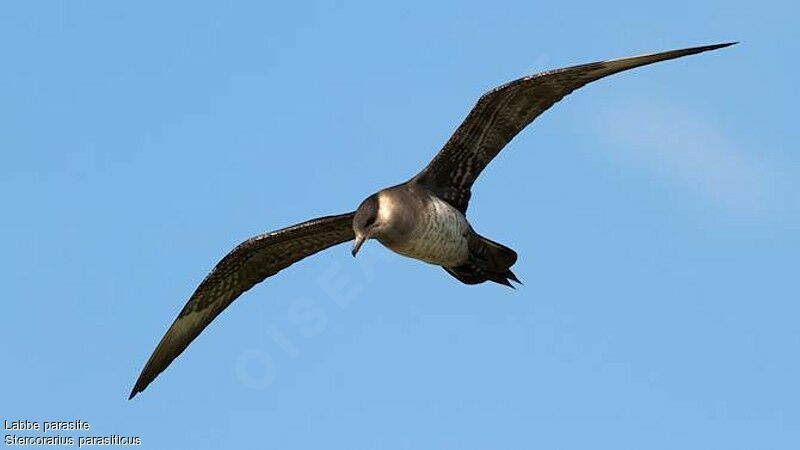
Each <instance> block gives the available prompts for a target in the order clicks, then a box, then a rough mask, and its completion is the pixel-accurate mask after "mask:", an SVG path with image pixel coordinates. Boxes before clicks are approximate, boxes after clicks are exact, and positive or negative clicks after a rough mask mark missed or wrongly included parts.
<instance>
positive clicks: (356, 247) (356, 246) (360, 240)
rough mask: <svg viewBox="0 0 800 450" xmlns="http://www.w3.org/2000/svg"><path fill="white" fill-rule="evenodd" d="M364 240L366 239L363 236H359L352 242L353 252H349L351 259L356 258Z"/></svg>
mask: <svg viewBox="0 0 800 450" xmlns="http://www.w3.org/2000/svg"><path fill="white" fill-rule="evenodd" d="M366 240H367V237H366V236H364V235H363V234H359V235H357V236H356V241H355V242H353V251H352V252H351V253H353V258H355V257H356V254H358V250H359V249H360V248H361V246H362V245H363V244H364V241H366Z"/></svg>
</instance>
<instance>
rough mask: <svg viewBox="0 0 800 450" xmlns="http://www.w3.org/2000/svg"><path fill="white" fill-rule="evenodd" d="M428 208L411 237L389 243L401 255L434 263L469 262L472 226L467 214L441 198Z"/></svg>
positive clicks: (454, 264) (442, 264)
mask: <svg viewBox="0 0 800 450" xmlns="http://www.w3.org/2000/svg"><path fill="white" fill-rule="evenodd" d="M427 212H428V214H422V215H421V218H420V220H419V222H418V223H417V225H416V226H415V228H414V232H413V233H411V234H410V236H409V238H408V239H406V240H404V241H403V242H397V243H393V244H392V245H387V246H388V247H389V248H390V249H391V250H393V251H395V252H397V253H399V254H401V255H404V256H408V257H410V258H414V259H419V260H421V261H424V262H427V263H430V264H436V265H440V266H445V267H456V266H460V265H462V264H464V263H466V262H467V260H468V259H469V247H468V245H467V235H468V234H469V231H470V228H469V224H468V223H467V220H466V218H464V215H463V214H461V212H460V211H458V210H456V209H455V208H453V207H452V206H450V204H448V203H446V202H444V201H442V200H439V199H435V200H433V201H431V202H430V203H429V205H428V211H427Z"/></svg>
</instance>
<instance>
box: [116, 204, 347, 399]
mask: <svg viewBox="0 0 800 450" xmlns="http://www.w3.org/2000/svg"><path fill="white" fill-rule="evenodd" d="M353 214H354V213H352V212H351V213H347V214H342V215H338V216H329V217H322V218H319V219H314V220H309V221H308V222H303V223H300V224H297V225H293V226H291V227H288V228H284V229H282V230H278V231H273V232H271V233H265V234H262V235H259V236H255V237H253V238H250V239H248V240H246V241H244V242H243V243H241V244H240V245H239V246H237V247H236V248H235V249H233V250H232V251H231V252H230V253H228V254H227V255H226V256H225V257H224V258H222V260H221V261H220V262H219V263H217V265H216V266H215V267H214V269H213V270H212V271H211V273H209V274H208V275H207V276H206V278H205V279H204V280H203V281H202V282H201V283H200V285H199V286H198V287H197V289H196V290H195V291H194V294H192V296H191V297H190V298H189V301H188V302H187V303H186V306H184V307H183V310H181V312H180V314H178V318H177V319H175V322H173V323H172V326H170V327H169V329H168V330H167V333H166V334H165V335H164V337H163V338H161V342H159V344H158V347H156V349H155V351H154V352H153V354H152V355H151V356H150V359H149V360H148V361H147V364H145V366H144V369H142V373H141V374H140V375H139V379H138V380H137V381H136V385H135V386H134V387H133V390H132V391H131V395H130V397H129V398H133V396H135V395H136V394H137V393H138V392H141V391H143V390H144V389H145V388H146V387H147V385H148V384H150V382H151V381H153V380H154V379H155V378H156V377H157V376H158V374H160V373H161V372H163V371H164V369H166V368H167V366H169V365H170V363H171V362H172V360H174V359H175V358H176V357H177V356H178V355H180V354H181V352H183V350H184V349H186V347H187V346H188V345H189V344H190V343H191V342H192V341H193V340H194V338H196V337H197V336H198V335H199V334H200V332H202V331H203V329H205V328H206V326H208V324H209V323H211V321H212V320H214V318H215V317H217V316H218V315H219V314H220V313H221V312H222V311H223V310H224V309H225V308H227V307H228V305H230V304H231V303H233V301H234V300H236V298H237V297H239V296H240V295H242V293H244V292H245V291H247V290H248V289H250V288H252V287H253V286H255V285H256V284H258V283H260V282H261V281H262V280H264V279H265V278H267V277H269V276H272V275H274V274H276V273H278V272H279V271H280V270H282V269H285V268H286V267H289V266H290V265H292V264H293V263H295V262H297V261H300V260H301V259H303V258H305V257H306V256H310V255H313V254H314V253H317V252H319V251H321V250H325V249H326V248H328V247H332V246H334V245H336V244H341V243H343V242H347V241H350V240H352V239H353V238H354V234H353Z"/></svg>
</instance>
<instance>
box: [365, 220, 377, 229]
mask: <svg viewBox="0 0 800 450" xmlns="http://www.w3.org/2000/svg"><path fill="white" fill-rule="evenodd" d="M374 224H375V218H374V217H370V218H369V219H367V223H365V224H364V226H365V227H367V228H369V227H371V226H372V225H374Z"/></svg>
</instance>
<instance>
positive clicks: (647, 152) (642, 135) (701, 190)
mask: <svg viewBox="0 0 800 450" xmlns="http://www.w3.org/2000/svg"><path fill="white" fill-rule="evenodd" d="M597 117H598V123H597V125H598V131H599V134H600V135H601V136H602V137H603V138H604V139H605V140H606V141H607V142H608V143H609V144H611V147H612V148H613V151H612V152H611V155H609V156H610V157H611V159H612V160H614V161H617V162H619V163H622V164H625V165H627V166H630V165H633V166H636V167H637V169H639V170H647V171H650V172H652V173H654V174H655V175H656V176H659V177H660V178H662V179H664V180H665V181H667V182H670V183H672V184H673V185H676V186H678V187H680V188H682V189H685V190H686V191H688V192H690V193H691V194H693V195H697V196H699V197H702V198H703V199H704V200H706V201H708V202H709V203H710V204H711V206H714V207H718V208H724V209H727V210H731V212H739V213H760V212H764V211H765V210H767V209H771V208H772V207H774V206H775V203H774V200H775V197H776V194H777V193H776V192H774V190H775V186H776V181H777V179H778V178H780V176H779V173H778V172H780V171H778V170H774V169H773V168H771V167H770V164H769V161H766V160H764V159H763V158H760V157H759V156H758V155H763V154H764V152H761V151H759V149H758V148H757V145H755V144H752V143H744V142H741V141H740V140H739V139H737V137H736V134H737V133H735V132H733V131H728V130H725V129H724V128H723V127H721V126H719V125H717V124H716V123H714V121H713V120H712V119H710V118H708V117H703V116H702V114H699V113H697V112H694V111H692V110H690V109H688V108H685V109H682V108H679V107H676V106H675V105H672V104H670V103H669V102H667V101H652V100H651V99H648V101H647V102H643V101H633V102H626V103H620V104H618V105H615V106H613V107H611V108H610V109H608V110H604V111H602V112H600V114H598V115H597Z"/></svg>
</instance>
